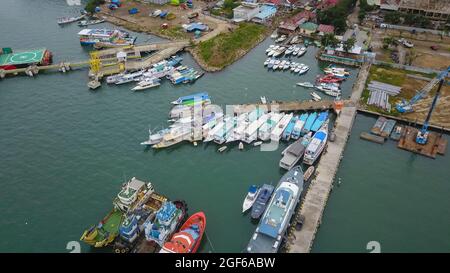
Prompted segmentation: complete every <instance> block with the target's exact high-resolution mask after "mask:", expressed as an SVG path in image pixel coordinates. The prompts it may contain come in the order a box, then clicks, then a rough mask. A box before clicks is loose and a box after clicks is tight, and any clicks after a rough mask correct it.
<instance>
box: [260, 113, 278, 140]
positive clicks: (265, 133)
mask: <svg viewBox="0 0 450 273" xmlns="http://www.w3.org/2000/svg"><path fill="white" fill-rule="evenodd" d="M269 115H270V118H269V119H267V121H266V122H265V123H264V124H263V125H261V127H260V128H259V131H258V138H259V139H261V140H262V141H266V140H269V138H270V132H271V131H272V129H273V128H275V126H276V125H277V124H278V122H279V121H280V119H281V118H282V117H283V116H284V113H270V114H269Z"/></svg>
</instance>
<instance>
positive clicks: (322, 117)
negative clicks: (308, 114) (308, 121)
mask: <svg viewBox="0 0 450 273" xmlns="http://www.w3.org/2000/svg"><path fill="white" fill-rule="evenodd" d="M327 118H328V111H327V112H322V113H320V114H319V117H318V118H317V119H316V121H315V122H314V124H313V125H312V126H311V131H313V132H317V131H319V129H320V127H321V126H322V124H323V123H324V122H325V120H327Z"/></svg>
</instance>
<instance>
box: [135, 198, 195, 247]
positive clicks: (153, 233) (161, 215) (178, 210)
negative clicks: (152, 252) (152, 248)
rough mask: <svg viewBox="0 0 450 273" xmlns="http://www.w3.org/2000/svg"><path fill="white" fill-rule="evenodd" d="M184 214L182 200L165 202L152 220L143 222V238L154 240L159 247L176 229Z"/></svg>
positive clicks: (184, 209) (184, 204)
mask: <svg viewBox="0 0 450 273" xmlns="http://www.w3.org/2000/svg"><path fill="white" fill-rule="evenodd" d="M185 216H186V203H185V202H184V201H174V202H165V203H164V204H163V205H162V207H161V208H160V209H159V210H158V212H157V213H156V217H155V219H154V221H146V222H145V223H144V234H145V239H146V240H147V241H150V242H154V243H156V245H157V248H158V249H160V248H161V247H162V246H163V245H164V243H165V242H166V241H167V240H169V239H170V237H171V236H172V234H173V233H174V232H175V231H176V230H177V229H178V227H179V226H180V224H181V222H182V221H184V219H185Z"/></svg>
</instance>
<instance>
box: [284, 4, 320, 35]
mask: <svg viewBox="0 0 450 273" xmlns="http://www.w3.org/2000/svg"><path fill="white" fill-rule="evenodd" d="M315 18H316V14H315V13H314V12H311V11H308V10H304V11H302V12H300V13H298V14H296V15H294V16H293V17H291V18H289V19H288V20H287V21H285V22H281V23H280V25H279V26H278V32H280V33H284V34H289V33H292V32H294V31H296V30H297V28H298V27H299V26H300V25H301V24H303V23H305V22H307V21H311V20H315Z"/></svg>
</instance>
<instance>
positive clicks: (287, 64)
mask: <svg viewBox="0 0 450 273" xmlns="http://www.w3.org/2000/svg"><path fill="white" fill-rule="evenodd" d="M290 67H291V63H290V62H288V61H286V63H285V64H284V66H283V70H287V69H289V68H290Z"/></svg>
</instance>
